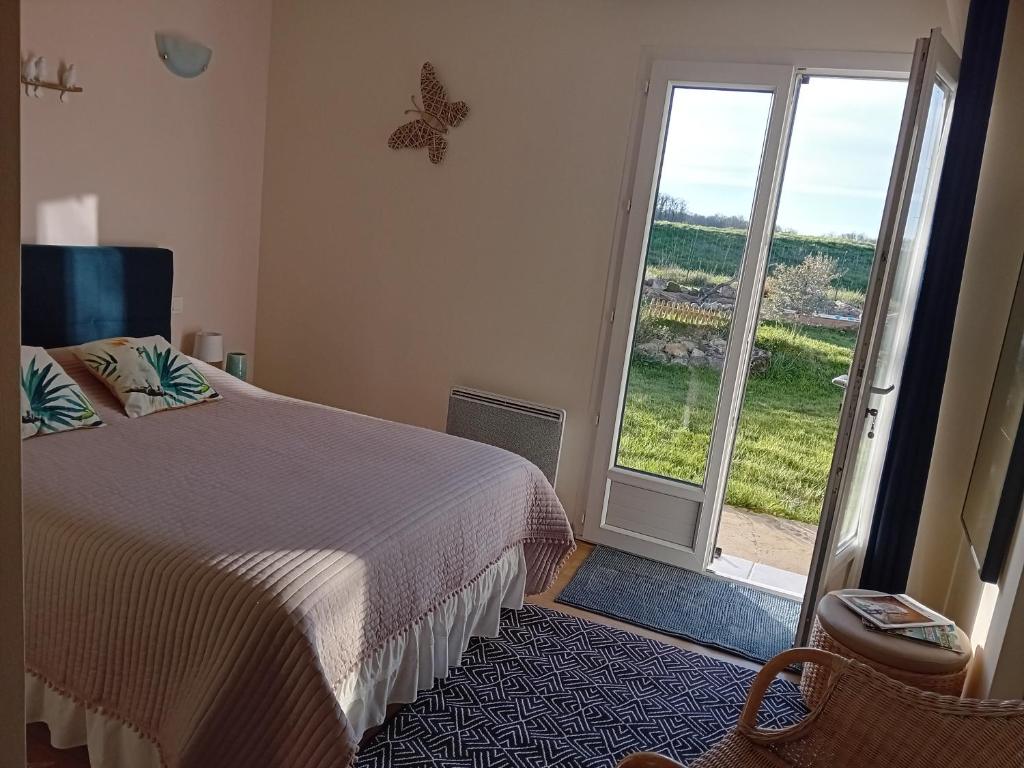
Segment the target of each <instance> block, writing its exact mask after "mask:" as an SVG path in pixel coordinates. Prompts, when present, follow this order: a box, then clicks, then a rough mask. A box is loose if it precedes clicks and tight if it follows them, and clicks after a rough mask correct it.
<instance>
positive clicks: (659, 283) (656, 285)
mask: <svg viewBox="0 0 1024 768" xmlns="http://www.w3.org/2000/svg"><path fill="white" fill-rule="evenodd" d="M651 288H653V289H654V290H656V291H664V290H665V281H664V280H662V279H661V278H660V277H656V278H654V279H653V280H651Z"/></svg>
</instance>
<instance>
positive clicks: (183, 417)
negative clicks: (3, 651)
mask: <svg viewBox="0 0 1024 768" xmlns="http://www.w3.org/2000/svg"><path fill="white" fill-rule="evenodd" d="M101 252H102V253H101ZM170 259H171V255H170V253H169V252H167V251H159V250H157V249H94V248H85V249H46V248H42V247H35V248H26V250H25V256H24V261H25V263H26V265H29V262H32V263H31V265H30V266H29V267H28V268H26V269H25V271H24V273H23V274H24V280H23V282H24V286H25V287H24V296H23V298H24V300H25V306H26V308H27V309H26V317H25V320H24V331H23V335H24V340H25V343H27V344H38V342H40V341H42V340H44V339H45V341H46V346H48V347H50V348H51V349H52V348H53V347H59V346H62V345H65V346H66V345H69V344H77V343H82V342H84V341H87V340H90V339H89V338H88V337H90V336H92V338H97V337H99V336H112V335H132V336H144V335H151V334H155V333H161V334H162V333H165V332H168V331H169V324H170V318H169V314H168V313H164V312H161V313H156V314H155V315H152V316H148V315H147V311H143V310H142V305H143V304H144V305H145V306H147V307H148V306H150V304H149V302H141V303H140V311H133V310H132V306H133V304H132V301H131V300H127V299H126V300H124V301H121V302H120V305H119V308H118V309H117V310H116V311H115V312H114V313H113V317H112V318H111V317H107V316H106V315H107V314H108V313H107V309H108V308H109V304H110V301H111V299H110V296H111V292H113V293H116V292H117V291H118V290H122V291H123V290H126V286H131V285H138V280H140V279H141V280H142V282H143V283H145V284H146V285H147V286H148V288H147V289H146V290H153V283H154V281H156V282H159V285H158V288H157V289H156V291H155V296H156V299H157V300H159V301H161V302H162V301H163V298H164V297H165V296H166V298H167V302H166V303H164V304H162V306H164V307H167V308H168V309H169V305H170V301H169V299H170V280H171V272H172V270H171V269H169V267H170V263H171V262H170ZM47 260H50V261H51V262H53V264H51V268H49V269H47V268H43V267H45V264H46V262H47ZM116 263H120V265H121V266H120V267H119V268H117V267H112V266H111V264H116ZM41 265H43V267H41ZM111 275H114V277H113V278H111ZM140 276H141V277H140ZM55 279H59V281H60V286H58V288H59V290H60V291H61V292H63V295H64V299H63V300H62V302H59V303H61V304H62V305H63V306H64V307H65V308H66V309H65V310H63V311H58V312H55V313H54V312H50V313H47V312H42V313H40V312H35V310H34V309H33V308H38V306H39V304H40V301H39V300H37V299H36V296H37V295H40V294H41V293H42V292H45V291H50V292H52V291H53V290H54V289H55V286H54V284H53V281H54V280H55ZM160 281H162V282H160ZM104 296H106V297H107V298H104ZM90 304H92V305H96V306H93V307H92V308H91V309H90V308H89V306H90ZM100 328H102V329H103V330H102V333H99V329H100ZM111 331H113V332H111ZM93 334H98V336H97V335H93ZM52 353H53V355H54V357H55V359H57V361H58V362H60V363H61V364H62V365H63V366H64V367H65V370H67V372H68V373H69V374H70V375H71V377H72V378H74V379H75V380H76V381H77V382H78V383H79V384H80V385H81V386H82V388H83V390H84V391H85V393H86V395H87V396H88V397H89V398H90V399H91V400H92V402H93V403H94V404H95V405H96V407H97V410H98V412H99V414H100V416H101V417H102V418H103V419H104V421H106V422H107V426H105V427H103V428H99V429H83V430H76V431H74V432H66V433H61V434H55V435H47V436H43V437H38V438H31V439H29V440H27V441H25V443H24V444H23V464H24V517H25V553H26V555H25V557H26V564H25V568H26V574H25V575H26V606H27V615H26V630H27V641H26V665H27V675H26V679H27V682H28V698H29V719H30V721H36V720H41V721H45V722H47V723H48V725H49V726H50V729H51V738H52V740H53V742H54V745H55V746H59V747H65V746H71V745H75V744H82V743H88V745H89V749H90V758H91V760H92V763H93V766H94V768H103V766H105V765H131V766H133V767H136V766H137V767H138V768H145V767H146V766H149V765H164V766H172V767H177V766H180V767H181V768H209V767H210V766H218V768H230V767H232V766H238V767H239V768H241V767H242V766H245V767H246V768H249V767H250V766H256V765H259V766H268V767H269V766H288V767H289V768H305V767H306V766H309V767H310V768H314V767H319V766H332V767H334V766H338V767H341V768H344V767H345V766H348V765H350V764H351V762H352V761H353V759H354V755H355V752H356V749H357V744H358V740H359V738H360V736H361V734H362V733H363V732H364V731H365V730H366V729H368V728H370V727H372V726H374V725H376V724H379V723H380V722H382V721H383V719H384V717H385V713H386V710H387V707H388V706H389V705H392V704H395V703H400V702H408V701H412V700H413V699H414V698H415V696H416V692H417V690H422V689H424V688H429V687H430V686H431V685H432V684H433V682H434V680H435V678H439V677H444V676H445V675H446V674H447V671H448V669H449V667H451V666H454V665H457V664H458V663H459V659H460V656H461V653H462V651H463V650H464V649H465V647H466V645H467V644H468V642H469V639H470V638H471V637H472V636H475V635H494V634H495V633H496V631H497V629H498V622H499V612H500V609H501V608H502V607H519V606H521V604H522V600H523V596H524V593H525V594H529V593H536V592H540V591H543V590H544V589H545V588H546V587H547V586H548V585H549V584H550V583H551V581H552V579H553V577H554V575H555V573H556V572H557V571H558V569H559V568H560V566H561V565H562V563H563V562H564V560H565V558H566V557H567V556H568V554H569V553H570V552H571V551H572V549H573V546H574V544H573V539H572V533H571V529H570V527H569V525H568V522H567V520H566V517H565V513H564V511H563V510H562V507H561V505H560V504H559V502H558V500H557V498H556V497H555V495H554V491H553V490H552V489H551V486H550V485H549V484H548V483H547V481H546V480H545V478H544V477H543V475H542V474H541V472H540V470H538V469H537V468H536V467H534V466H533V465H532V464H530V463H528V462H526V461H525V460H523V459H521V458H519V457H517V456H514V455H513V454H510V453H507V452H505V451H502V450H500V449H496V448H492V447H489V446H485V445H482V444H479V443H473V442H470V441H466V440H462V439H460V438H455V437H451V436H448V435H443V434H440V433H437V432H433V431H430V430H425V429H420V428H416V427H412V426H407V425H400V424H395V423H392V422H387V421H382V420H379V419H374V418H370V417H367V416H361V415H358V414H354V413H349V412H346V411H341V410H338V409H334V408H329V407H326V406H321V405H316V404H312V403H306V402H302V401H299V400H295V399H291V398H287V397H283V396H279V395H275V394H272V393H269V392H265V391H263V390H260V389H258V388H256V387H253V386H250V385H248V384H246V383H244V382H241V381H238V380H236V379H233V378H232V377H230V376H228V375H226V374H224V373H223V372H221V371H219V370H217V369H215V368H213V367H211V366H206V365H204V364H202V363H198V362H196V364H197V365H199V366H201V368H202V371H203V373H204V374H206V375H207V377H208V378H209V379H210V381H211V384H213V386H214V387H215V388H216V389H217V390H218V391H219V392H220V393H221V394H222V395H223V399H222V400H220V401H216V402H211V403H206V404H202V405H197V406H192V407H188V408H183V409H179V410H173V411H166V412H163V413H157V414H152V415H150V416H145V417H142V418H138V419H129V418H127V417H126V416H125V415H124V413H123V411H122V410H121V408H120V406H119V404H118V403H117V401H116V400H115V399H114V398H113V396H112V395H111V394H110V393H109V392H108V391H107V390H106V388H105V387H104V386H103V385H102V384H100V383H99V382H98V381H97V380H95V379H94V378H93V377H92V376H91V375H89V373H88V372H87V371H86V370H85V369H84V367H83V366H82V365H81V364H80V363H79V362H77V360H76V359H75V358H74V356H73V355H72V354H71V353H70V352H69V351H68V350H67V349H55V350H53V351H52ZM297 375H303V374H300V373H297ZM310 375H314V374H312V373H311V374H310Z"/></svg>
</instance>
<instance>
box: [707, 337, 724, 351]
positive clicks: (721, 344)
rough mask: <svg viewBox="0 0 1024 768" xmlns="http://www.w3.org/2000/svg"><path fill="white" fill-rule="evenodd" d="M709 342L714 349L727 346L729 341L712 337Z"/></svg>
mask: <svg viewBox="0 0 1024 768" xmlns="http://www.w3.org/2000/svg"><path fill="white" fill-rule="evenodd" d="M709 343H710V344H711V346H712V347H714V348H715V349H725V348H726V347H727V346H729V342H727V341H726V340H725V339H718V338H715V339H712V340H711V341H710V342H709Z"/></svg>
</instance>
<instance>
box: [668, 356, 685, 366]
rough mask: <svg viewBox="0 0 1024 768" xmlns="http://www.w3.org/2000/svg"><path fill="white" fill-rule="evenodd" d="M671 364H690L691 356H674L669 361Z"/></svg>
mask: <svg viewBox="0 0 1024 768" xmlns="http://www.w3.org/2000/svg"><path fill="white" fill-rule="evenodd" d="M668 364H669V365H682V366H687V365H689V364H690V358H688V357H673V358H672V359H671V360H669V361H668Z"/></svg>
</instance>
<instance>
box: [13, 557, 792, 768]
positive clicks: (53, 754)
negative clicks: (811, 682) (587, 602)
mask: <svg viewBox="0 0 1024 768" xmlns="http://www.w3.org/2000/svg"><path fill="white" fill-rule="evenodd" d="M592 549H593V546H592V545H590V544H587V543H585V542H580V543H579V545H578V546H577V549H576V551H575V552H574V553H573V555H572V557H571V558H570V559H569V561H568V562H567V563H566V566H565V567H564V568H563V569H562V571H561V572H560V573H559V575H558V578H557V579H556V580H555V583H554V584H553V585H552V586H551V588H550V589H549V590H547V591H546V592H544V593H543V594H540V595H536V596H535V597H531V598H529V602H531V603H536V604H537V605H543V606H545V607H547V608H551V609H553V610H556V611H561V612H562V613H568V614H571V615H573V616H580V617H582V618H585V619H589V620H590V621H594V622H598V623H600V624H606V625H608V626H611V627H618V628H620V629H625V630H627V631H629V632H633V633H634V634H637V635H643V636H645V637H651V638H654V639H655V640H660V641H661V642H663V643H667V644H669V645H674V646H676V647H677V648H684V649H686V650H689V651H693V652H695V653H702V654H704V655H706V656H712V657H714V658H716V659H722V660H723V661H728V662H731V663H733V664H738V665H739V666H743V667H747V668H748V669H760V668H761V665H760V664H757V663H755V662H752V661H747V660H746V659H741V658H738V657H736V656H732V655H731V654H728V653H725V652H723V651H717V650H714V649H712V648H705V647H704V646H701V645H697V644H696V643H691V642H688V641H686V640H680V639H678V638H675V637H669V636H668V635H663V634H661V633H660V632H654V631H652V630H649V629H644V628H643V627H635V626H633V625H632V624H626V623H625V622H622V621H617V620H616V619H609V618H606V617H604V616H598V615H597V614H593V613H590V612H589V611H583V610H580V609H578V608H573V607H572V606H569V605H561V604H558V605H556V604H555V598H556V597H557V596H558V593H559V592H561V591H562V588H563V587H564V586H565V585H566V584H567V583H568V582H569V579H571V578H572V576H573V574H574V573H576V569H577V568H579V566H580V564H581V563H582V562H583V561H584V560H585V559H586V557H587V555H588V554H590V552H591V550H592ZM787 676H788V677H790V678H791V679H794V678H793V677H792V676H791V675H787ZM48 737H49V732H48V731H47V729H46V726H44V725H40V724H35V725H30V726H29V727H28V747H29V767H30V768H89V756H88V753H87V752H86V750H85V749H84V748H79V749H72V750H58V749H53V748H52V747H51V746H50V745H49V738H48Z"/></svg>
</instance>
